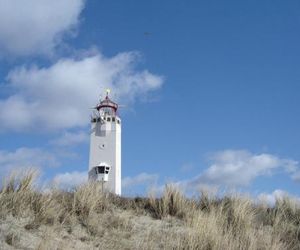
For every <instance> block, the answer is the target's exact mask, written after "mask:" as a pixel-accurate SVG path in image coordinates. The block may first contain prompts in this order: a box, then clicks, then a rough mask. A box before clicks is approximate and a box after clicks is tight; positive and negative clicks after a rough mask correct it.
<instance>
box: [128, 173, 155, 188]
mask: <svg viewBox="0 0 300 250" xmlns="http://www.w3.org/2000/svg"><path fill="white" fill-rule="evenodd" d="M157 180H158V175H157V174H147V173H141V174H139V175H136V176H134V177H125V178H123V179H122V187H123V188H129V187H133V186H138V185H146V186H150V185H155V184H156V182H157Z"/></svg>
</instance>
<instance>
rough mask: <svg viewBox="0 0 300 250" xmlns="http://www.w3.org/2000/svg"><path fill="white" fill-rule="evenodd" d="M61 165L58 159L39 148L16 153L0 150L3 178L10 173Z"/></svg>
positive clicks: (21, 149)
mask: <svg viewBox="0 0 300 250" xmlns="http://www.w3.org/2000/svg"><path fill="white" fill-rule="evenodd" d="M58 165H59V162H58V160H57V159H56V157H55V156H54V155H53V154H51V153H49V152H46V151H44V150H42V149H39V148H25V147H23V148H18V149H17V150H16V151H14V152H9V151H4V150H0V168H1V176H2V177H3V176H5V175H7V174H9V172H10V171H14V170H19V169H27V168H42V167H56V166H58Z"/></svg>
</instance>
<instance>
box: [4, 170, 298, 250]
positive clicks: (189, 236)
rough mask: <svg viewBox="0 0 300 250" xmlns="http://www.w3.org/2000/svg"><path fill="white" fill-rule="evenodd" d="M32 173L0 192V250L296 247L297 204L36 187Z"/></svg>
mask: <svg viewBox="0 0 300 250" xmlns="http://www.w3.org/2000/svg"><path fill="white" fill-rule="evenodd" d="M34 177H35V174H34V172H31V173H28V174H27V175H25V176H23V177H22V178H21V179H19V178H15V177H11V178H9V179H7V181H6V182H5V183H4V184H3V186H2V189H1V190H0V249H41V250H42V249H51V250H52V249H274V250H275V249H300V208H299V207H298V205H297V204H296V203H295V202H293V201H292V200H290V199H288V198H286V199H281V200H278V201H277V203H276V205H275V206H274V207H269V206H267V205H266V204H254V203H253V202H252V201H251V200H250V199H248V198H244V197H239V196H228V197H223V198H217V197H210V196H208V195H206V194H204V193H202V194H201V195H199V198H197V199H196V198H195V199H190V198H186V197H185V196H184V195H183V194H182V193H180V192H179V191H178V190H177V189H176V188H175V187H172V186H166V188H165V190H164V192H163V195H162V196H161V197H160V198H155V197H154V196H149V197H147V198H124V197H118V196H114V195H112V194H109V193H102V192H101V187H100V186H99V185H97V184H95V183H90V184H87V185H84V186H81V187H79V188H77V189H76V190H74V191H70V192H66V191H62V190H59V189H55V188H53V189H52V190H50V191H47V192H39V191H38V190H36V189H35V188H33V181H34Z"/></svg>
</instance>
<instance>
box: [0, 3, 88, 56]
mask: <svg viewBox="0 0 300 250" xmlns="http://www.w3.org/2000/svg"><path fill="white" fill-rule="evenodd" d="M84 3H85V1H84V0H0V53H1V51H2V53H10V54H13V55H31V54H49V53H52V52H53V49H54V48H55V47H56V46H57V45H58V43H60V42H61V40H62V38H63V37H64V35H66V34H74V32H75V31H76V27H77V25H78V23H79V15H80V13H81V11H82V9H83V7H84Z"/></svg>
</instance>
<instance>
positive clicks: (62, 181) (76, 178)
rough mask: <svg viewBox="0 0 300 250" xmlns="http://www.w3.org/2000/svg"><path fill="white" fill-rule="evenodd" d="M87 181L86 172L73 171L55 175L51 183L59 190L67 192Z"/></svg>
mask: <svg viewBox="0 0 300 250" xmlns="http://www.w3.org/2000/svg"><path fill="white" fill-rule="evenodd" d="M87 180H88V173H87V172H78V171H74V172H66V173H63V174H58V175H56V176H55V177H54V179H53V183H54V184H55V185H56V186H58V187H59V188H62V189H66V190H68V189H72V188H74V187H77V186H79V185H81V184H84V183H86V182H87Z"/></svg>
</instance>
